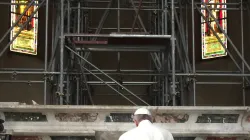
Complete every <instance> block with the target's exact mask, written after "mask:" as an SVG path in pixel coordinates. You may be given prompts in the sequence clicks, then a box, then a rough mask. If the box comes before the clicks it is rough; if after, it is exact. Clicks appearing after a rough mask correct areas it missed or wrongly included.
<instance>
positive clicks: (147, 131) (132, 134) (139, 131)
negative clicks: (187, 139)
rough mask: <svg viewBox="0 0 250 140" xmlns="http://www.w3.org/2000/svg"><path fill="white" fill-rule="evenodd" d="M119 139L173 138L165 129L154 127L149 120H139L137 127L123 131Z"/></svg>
mask: <svg viewBox="0 0 250 140" xmlns="http://www.w3.org/2000/svg"><path fill="white" fill-rule="evenodd" d="M119 140H173V136H172V134H171V133H170V132H168V131H167V130H165V129H161V128H158V127H155V126H154V125H153V124H152V123H151V122H150V121H148V120H144V121H141V122H140V124H139V126H138V127H137V128H134V129H132V130H130V131H128V132H126V133H124V134H123V135H122V136H121V137H120V138H119Z"/></svg>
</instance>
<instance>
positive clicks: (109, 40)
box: [73, 33, 170, 52]
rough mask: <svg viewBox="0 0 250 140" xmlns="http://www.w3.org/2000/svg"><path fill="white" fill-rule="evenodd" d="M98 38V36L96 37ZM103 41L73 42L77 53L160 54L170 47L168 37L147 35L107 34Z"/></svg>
mask: <svg viewBox="0 0 250 140" xmlns="http://www.w3.org/2000/svg"><path fill="white" fill-rule="evenodd" d="M98 37H100V36H98ZM101 37H105V41H102V40H98V41H95V40H93V41H86V40H74V41H73V43H75V45H76V47H77V50H78V51H141V52H162V51H166V50H167V48H169V46H170V36H167V35H148V34H116V33H113V34H109V35H103V36H101Z"/></svg>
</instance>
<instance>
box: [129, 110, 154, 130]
mask: <svg viewBox="0 0 250 140" xmlns="http://www.w3.org/2000/svg"><path fill="white" fill-rule="evenodd" d="M152 119H153V118H152V115H151V113H150V111H149V110H147V109H146V108H139V109H137V110H136V111H135V113H134V123H135V125H136V126H138V125H139V123H140V122H141V121H143V120H149V121H150V122H152V121H153V120H152Z"/></svg>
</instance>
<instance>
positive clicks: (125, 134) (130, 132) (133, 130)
mask: <svg viewBox="0 0 250 140" xmlns="http://www.w3.org/2000/svg"><path fill="white" fill-rule="evenodd" d="M135 133H136V128H133V129H131V130H129V131H127V132H125V133H123V134H122V135H121V136H120V138H119V140H125V139H127V138H128V137H130V136H132V135H134V134H135Z"/></svg>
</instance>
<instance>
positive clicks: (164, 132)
mask: <svg viewBox="0 0 250 140" xmlns="http://www.w3.org/2000/svg"><path fill="white" fill-rule="evenodd" d="M156 129H157V130H159V131H160V132H161V133H162V135H163V136H164V139H166V140H173V135H172V133H170V131H168V130H167V129H164V128H161V127H156Z"/></svg>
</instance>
